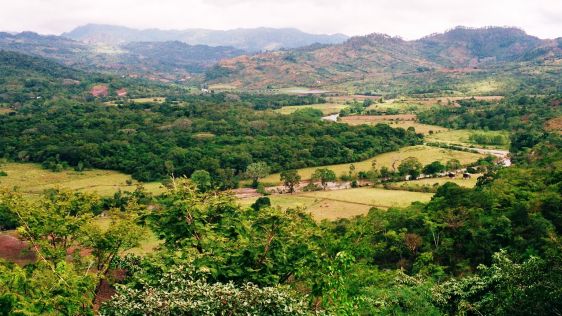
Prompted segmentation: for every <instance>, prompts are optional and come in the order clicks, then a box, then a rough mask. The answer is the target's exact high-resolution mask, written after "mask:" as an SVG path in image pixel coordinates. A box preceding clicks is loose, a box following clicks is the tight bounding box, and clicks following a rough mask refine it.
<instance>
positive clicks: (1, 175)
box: [0, 170, 8, 177]
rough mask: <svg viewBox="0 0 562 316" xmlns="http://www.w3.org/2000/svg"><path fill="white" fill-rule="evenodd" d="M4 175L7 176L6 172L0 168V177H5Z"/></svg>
mask: <svg viewBox="0 0 562 316" xmlns="http://www.w3.org/2000/svg"><path fill="white" fill-rule="evenodd" d="M6 176H8V174H7V173H6V171H2V170H0V177H6Z"/></svg>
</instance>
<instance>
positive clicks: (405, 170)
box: [398, 157, 422, 179]
mask: <svg viewBox="0 0 562 316" xmlns="http://www.w3.org/2000/svg"><path fill="white" fill-rule="evenodd" d="M421 171H422V164H421V163H420V161H419V160H418V159H417V158H415V157H408V158H406V159H404V160H402V162H401V163H400V165H399V166H398V172H399V173H400V175H402V176H405V175H409V176H410V177H411V178H412V179H416V178H417V177H418V176H419V175H420V174H421Z"/></svg>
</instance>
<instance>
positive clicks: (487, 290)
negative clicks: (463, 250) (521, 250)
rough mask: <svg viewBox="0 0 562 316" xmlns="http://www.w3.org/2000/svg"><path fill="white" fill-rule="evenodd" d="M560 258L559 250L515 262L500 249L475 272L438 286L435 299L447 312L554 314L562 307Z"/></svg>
mask: <svg viewBox="0 0 562 316" xmlns="http://www.w3.org/2000/svg"><path fill="white" fill-rule="evenodd" d="M559 250H560V249H559ZM561 259H562V258H561V257H560V254H559V253H558V254H557V255H555V256H552V257H551V256H549V257H547V258H546V259H543V258H539V257H531V258H529V259H527V260H526V261H524V262H522V263H516V262H513V261H512V259H510V258H509V256H508V255H507V253H506V252H505V251H501V252H498V253H496V254H495V255H494V259H493V263H492V265H491V266H489V267H486V266H484V265H482V266H480V267H479V268H478V272H477V274H476V275H474V276H469V277H466V278H461V279H453V280H450V281H447V282H445V283H443V284H441V285H439V286H438V287H437V289H436V294H435V300H436V302H437V303H438V304H439V305H440V306H441V308H442V309H443V311H444V312H446V313H448V314H450V315H466V314H478V315H552V314H556V313H559V311H561V310H562V288H561V287H560V284H562V265H561V262H562V260H561Z"/></svg>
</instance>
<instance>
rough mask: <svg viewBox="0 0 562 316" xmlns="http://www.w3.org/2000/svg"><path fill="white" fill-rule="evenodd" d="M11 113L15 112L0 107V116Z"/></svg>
mask: <svg viewBox="0 0 562 316" xmlns="http://www.w3.org/2000/svg"><path fill="white" fill-rule="evenodd" d="M12 112H15V111H14V110H12V109H9V108H3V107H0V115H3V114H10V113H12Z"/></svg>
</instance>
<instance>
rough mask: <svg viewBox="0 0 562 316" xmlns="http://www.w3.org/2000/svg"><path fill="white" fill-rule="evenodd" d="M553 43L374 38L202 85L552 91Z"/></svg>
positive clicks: (238, 64) (514, 32)
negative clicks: (481, 85) (482, 85)
mask: <svg viewBox="0 0 562 316" xmlns="http://www.w3.org/2000/svg"><path fill="white" fill-rule="evenodd" d="M561 43H562V41H561V39H556V40H542V39H539V38H536V37H534V36H530V35H527V34H525V33H524V32H523V31H522V30H520V29H517V28H501V27H489V28H481V29H469V28H464V27H457V28H455V29H453V30H450V31H448V32H445V33H443V34H433V35H430V36H427V37H424V38H422V39H419V40H415V41H406V40H403V39H401V38H397V37H390V36H388V35H384V34H376V33H375V34H370V35H367V36H361V37H353V38H350V39H349V40H347V41H346V42H344V43H342V44H338V45H330V46H320V47H309V48H308V49H307V48H304V49H296V50H290V51H278V52H269V53H264V54H257V55H254V56H240V57H236V58H233V59H229V60H224V61H221V62H220V63H219V64H218V65H217V66H216V67H215V68H214V69H212V70H211V71H210V72H209V73H210V76H208V79H209V80H210V81H211V83H212V82H219V83H228V84H231V85H234V86H237V87H244V88H266V87H276V88H277V87H288V86H295V85H300V86H308V87H336V88H338V89H342V88H343V89H354V90H361V89H364V90H371V91H375V92H378V91H389V90H403V89H405V88H408V87H409V88H410V89H413V90H412V91H409V92H415V90H419V91H422V92H423V91H426V90H427V91H430V90H432V89H433V88H432V86H439V87H441V88H444V89H445V90H454V89H458V87H460V86H462V85H466V84H468V83H467V82H472V83H475V82H476V83H477V82H479V81H486V80H488V81H489V80H491V79H490V75H494V74H495V75H496V77H495V78H496V79H494V80H495V81H494V82H492V83H490V84H491V85H495V84H497V85H505V84H507V82H509V81H510V80H512V79H513V80H515V81H517V82H516V83H515V84H516V86H520V85H522V84H526V83H527V81H529V80H531V77H532V76H537V77H541V78H542V77H545V78H544V79H545V80H547V81H548V80H550V81H551V82H549V83H553V82H554V87H555V89H559V88H560V81H561V80H560V69H561V68H560V67H561V59H562V45H561ZM217 74H219V75H217ZM504 77H505V78H504ZM506 78H507V79H506ZM506 80H507V81H506ZM541 82H544V81H543V80H541ZM503 88H505V87H503V86H502V89H503ZM493 89H495V88H492V89H490V92H491V91H492V90H493Z"/></svg>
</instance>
